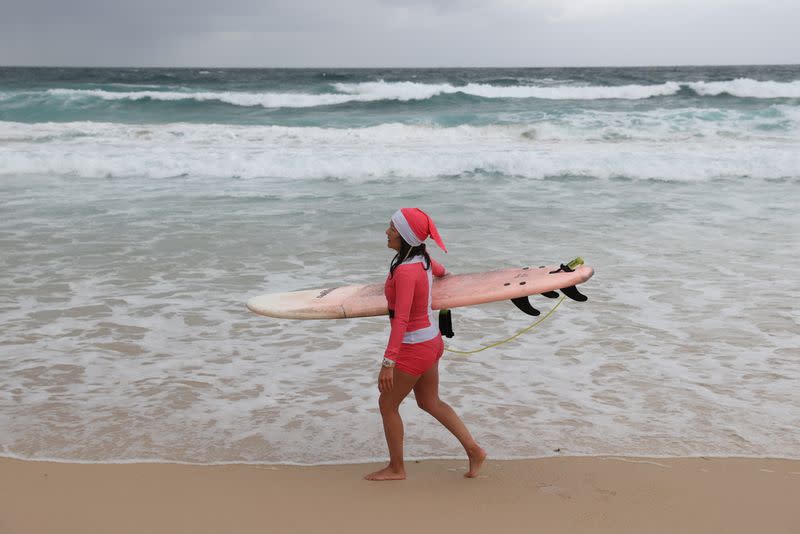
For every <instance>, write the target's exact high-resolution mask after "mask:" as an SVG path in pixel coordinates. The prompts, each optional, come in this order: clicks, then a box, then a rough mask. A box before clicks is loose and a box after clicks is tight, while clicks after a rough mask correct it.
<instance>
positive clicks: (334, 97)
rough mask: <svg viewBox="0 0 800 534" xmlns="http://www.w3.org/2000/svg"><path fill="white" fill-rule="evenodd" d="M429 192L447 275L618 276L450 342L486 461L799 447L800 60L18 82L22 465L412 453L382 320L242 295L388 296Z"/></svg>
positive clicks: (294, 460) (461, 409)
mask: <svg viewBox="0 0 800 534" xmlns="http://www.w3.org/2000/svg"><path fill="white" fill-rule="evenodd" d="M408 206H416V207H420V208H422V209H424V210H426V211H427V212H428V213H430V214H431V216H432V217H433V218H434V219H435V220H436V222H437V225H438V226H439V229H440V232H441V234H442V236H443V238H444V241H445V243H446V244H447V247H448V249H449V254H446V255H445V254H444V253H442V252H441V251H439V250H438V249H437V248H436V247H435V246H433V245H432V246H431V250H432V254H433V255H434V257H435V258H436V259H438V260H440V261H442V262H443V263H444V264H445V265H446V266H447V267H448V269H449V270H450V271H452V272H474V271H482V270H490V269H498V268H506V267H517V266H525V265H536V266H538V265H552V264H558V263H560V262H566V261H568V260H571V259H572V258H574V257H576V256H582V257H583V258H584V259H585V260H586V262H587V264H590V265H592V266H593V267H594V268H595V270H596V274H595V276H594V278H592V279H591V280H590V281H589V282H588V283H586V284H585V285H584V286H582V291H583V292H584V293H585V294H587V296H588V297H589V301H588V302H586V303H578V302H572V301H569V300H567V301H565V302H564V303H563V304H562V305H561V306H560V307H559V309H558V310H557V311H556V312H555V313H554V314H553V316H552V317H550V318H549V319H548V320H547V321H545V322H544V323H542V324H541V325H539V326H537V327H536V328H535V329H534V330H532V331H531V332H529V333H527V334H525V335H523V336H521V337H519V338H517V339H515V340H513V341H511V342H509V343H506V344H504V345H501V346H499V347H496V348H492V349H489V350H486V351H484V352H481V353H478V354H474V355H469V356H467V355H460V354H454V353H446V354H445V357H444V359H443V360H442V362H441V366H440V374H441V386H440V393H441V396H442V398H443V399H444V400H446V401H447V402H449V403H450V404H451V405H452V406H453V407H454V408H455V409H456V411H457V412H458V413H459V414H460V415H461V416H462V418H463V419H464V421H465V422H466V423H467V425H468V426H469V428H470V430H471V431H472V433H473V434H474V435H475V437H476V438H477V440H478V441H479V442H480V443H481V445H482V446H483V447H484V448H485V449H487V451H488V452H489V454H490V456H491V457H493V458H534V457H544V456H554V455H564V454H567V455H637V456H655V457H665V456H666V457H669V456H699V455H703V456H745V457H765V456H769V457H782V458H800V395H798V386H797V385H798V384H800V312H799V311H798V302H800V292H799V291H798V281H800V261H798V256H800V66H753V67H746V66H745V67H670V68H665V67H659V68H569V69H534V68H531V69H419V70H415V69H364V70H357V69H297V70H291V69H287V70H282V69H250V70H236V69H223V70H220V69H211V68H207V69H145V68H141V69H102V68H0V288H2V290H1V291H0V325H2V331H0V455H2V456H9V457H17V458H26V459H56V460H63V461H76V462H132V461H152V462H158V461H171V462H190V463H202V464H210V463H227V462H249V463H265V464H271V463H288V464H321V463H345V462H348V463H349V462H358V461H372V460H381V459H384V458H386V456H387V453H386V450H385V447H386V445H385V442H384V438H383V430H382V427H381V422H380V415H379V413H378V409H377V398H378V391H377V372H378V369H379V362H380V359H381V357H382V354H383V350H384V348H385V343H386V340H387V336H388V320H387V318H385V317H377V318H366V319H355V320H341V321H290V320H280V319H269V318H265V317H260V316H257V315H254V314H252V313H250V312H248V311H247V309H246V308H245V306H244V303H245V301H246V300H247V299H248V298H249V297H252V296H255V295H258V294H262V293H270V292H280V291H290V290H299V289H308V288H314V287H326V286H332V285H341V284H350V283H364V282H379V281H381V280H383V278H384V277H385V275H386V272H387V268H388V264H389V261H390V260H391V257H392V251H390V250H389V249H387V248H386V237H385V235H384V230H385V229H386V226H387V224H388V220H389V217H390V216H391V214H392V213H393V212H394V211H395V210H396V209H397V208H399V207H408ZM554 303H555V301H550V300H548V299H544V298H534V305H535V306H536V307H538V308H539V309H541V310H542V311H543V312H546V311H547V310H549V309H550V308H551V307H552V306H553V305H554ZM453 314H454V329H455V332H456V336H455V337H454V338H453V339H452V340H448V341H447V345H448V346H449V347H450V348H455V349H458V350H470V349H475V348H479V347H481V346H483V345H486V344H489V343H492V342H495V341H498V340H501V339H504V338H506V337H509V336H511V335H512V334H514V333H516V332H517V331H519V330H520V329H522V328H524V327H526V326H527V325H529V324H531V322H532V321H533V319H532V318H530V317H528V316H526V315H523V314H522V313H521V312H519V311H518V310H517V309H516V308H515V307H514V306H513V305H512V304H511V303H510V302H502V303H494V304H489V305H483V306H476V307H470V308H459V309H456V310H454V311H453ZM401 413H402V415H403V417H404V420H405V423H406V455H407V457H409V458H452V457H461V456H462V455H463V451H462V450H461V449H460V446H459V444H458V443H457V442H456V440H455V439H454V438H453V437H452V436H450V435H449V434H448V433H447V431H446V430H444V429H443V428H442V427H441V426H439V424H438V423H436V422H435V421H434V420H433V419H432V418H431V417H430V416H429V415H427V414H425V413H423V412H422V411H420V410H419V409H418V408H417V407H416V405H415V403H414V401H413V399H411V398H409V399H408V400H407V401H406V402H405V403H404V405H403V406H402V407H401Z"/></svg>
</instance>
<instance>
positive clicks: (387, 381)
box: [378, 367, 394, 393]
mask: <svg viewBox="0 0 800 534" xmlns="http://www.w3.org/2000/svg"><path fill="white" fill-rule="evenodd" d="M393 387H394V367H381V372H380V374H379V375H378V391H380V392H381V393H389V392H390V391H392V388H393Z"/></svg>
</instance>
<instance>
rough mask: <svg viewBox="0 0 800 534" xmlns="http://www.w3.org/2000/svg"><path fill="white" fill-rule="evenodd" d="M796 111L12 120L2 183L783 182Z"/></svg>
mask: <svg viewBox="0 0 800 534" xmlns="http://www.w3.org/2000/svg"><path fill="white" fill-rule="evenodd" d="M792 114H793V111H791V108H789V109H788V110H783V111H782V110H779V109H776V110H775V112H774V113H773V114H772V116H769V114H768V116H763V115H751V116H746V117H745V116H743V115H742V114H740V113H737V112H723V111H715V110H681V111H654V112H648V113H640V114H615V113H592V112H587V113H585V114H579V115H576V116H573V117H569V118H560V119H557V120H551V121H540V122H538V123H534V124H517V125H505V126H501V125H492V126H483V127H478V126H466V125H464V126H457V127H451V128H444V127H437V126H424V125H403V124H383V125H380V126H374V127H368V128H356V129H337V128H318V127H282V126H231V125H208V124H200V125H197V124H166V125H163V124H161V125H159V124H155V125H125V124H111V123H91V122H81V123H48V124H44V123H42V124H20V123H9V122H5V123H0V139H2V140H3V141H5V142H4V143H3V145H2V146H0V157H2V161H3V166H2V168H0V174H2V175H19V174H26V175H31V174H56V175H76V176H89V177H91V176H149V177H167V176H176V175H181V174H188V175H193V176H241V177H280V178H294V179H304V178H324V177H337V178H345V179H350V180H363V179H370V178H381V177H409V178H433V177H438V176H458V175H463V174H465V173H473V172H484V173H498V174H503V175H509V176H522V177H530V178H542V177H547V176H560V175H580V176H594V177H600V178H604V177H605V178H607V177H615V176H626V177H630V178H645V179H650V178H656V179H675V178H679V179H685V180H703V179H709V178H716V177H724V176H750V177H754V178H759V177H760V178H781V177H786V176H797V175H798V174H800V150H798V139H800V135H798V132H799V131H800V126H799V125H798V122H797V120H796V119H797V117H796V116H795V117H793V116H792ZM795 115H796V114H795ZM765 126H766V127H767V128H766V129H765ZM311 154H313V155H314V157H313V158H310V157H309V156H310V155H311Z"/></svg>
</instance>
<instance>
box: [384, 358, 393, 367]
mask: <svg viewBox="0 0 800 534" xmlns="http://www.w3.org/2000/svg"><path fill="white" fill-rule="evenodd" d="M381 367H394V361H393V360H390V359H389V358H385V357H384V358H383V363H381Z"/></svg>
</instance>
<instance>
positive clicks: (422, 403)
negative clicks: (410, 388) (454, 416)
mask: <svg viewBox="0 0 800 534" xmlns="http://www.w3.org/2000/svg"><path fill="white" fill-rule="evenodd" d="M440 402H441V401H440V400H439V397H422V396H420V397H417V406H419V407H420V408H422V409H423V410H425V411H426V412H428V413H430V412H432V411H434V410H436V408H438V407H439V403H440Z"/></svg>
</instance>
